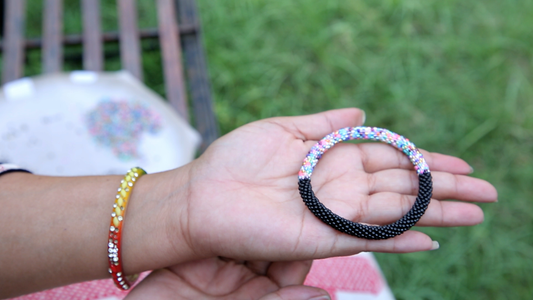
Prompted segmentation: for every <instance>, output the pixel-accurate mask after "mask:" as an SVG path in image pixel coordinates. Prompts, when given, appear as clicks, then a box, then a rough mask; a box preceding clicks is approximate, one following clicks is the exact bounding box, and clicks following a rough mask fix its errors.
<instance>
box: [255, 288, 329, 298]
mask: <svg viewBox="0 0 533 300" xmlns="http://www.w3.org/2000/svg"><path fill="white" fill-rule="evenodd" d="M330 299H331V297H330V296H329V294H328V292H326V291H324V290H322V289H319V288H316V287H311V286H304V285H293V286H288V287H284V288H282V289H279V290H277V291H276V292H274V293H270V294H268V295H265V296H264V297H261V298H260V300H330Z"/></svg>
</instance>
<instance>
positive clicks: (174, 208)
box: [109, 165, 197, 275]
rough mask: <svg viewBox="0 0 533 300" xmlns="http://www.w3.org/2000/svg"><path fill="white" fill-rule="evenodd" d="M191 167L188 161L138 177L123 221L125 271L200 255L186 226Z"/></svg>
mask: <svg viewBox="0 0 533 300" xmlns="http://www.w3.org/2000/svg"><path fill="white" fill-rule="evenodd" d="M189 168H190V166H189V165H186V166H183V167H181V168H178V169H175V170H172V171H167V172H161V173H155V174H148V175H145V176H142V177H141V178H139V179H138V182H137V183H136V186H135V188H134V190H133V192H132V194H131V198H130V202H129V205H128V208H127V215H126V218H125V221H124V222H125V223H124V229H123V241H122V261H123V268H124V273H125V274H127V275H129V274H135V273H139V272H142V271H146V270H153V269H158V268H162V267H167V266H170V265H175V264H178V263H181V262H185V261H191V260H194V259H197V255H196V252H195V251H194V249H193V248H192V247H191V246H190V243H189V242H188V241H189V240H190V237H189V236H188V233H187V228H186V224H187V217H188V216H187V203H188V186H189ZM110 203H112V199H111V201H110ZM109 211H110V213H111V204H110V209H109Z"/></svg>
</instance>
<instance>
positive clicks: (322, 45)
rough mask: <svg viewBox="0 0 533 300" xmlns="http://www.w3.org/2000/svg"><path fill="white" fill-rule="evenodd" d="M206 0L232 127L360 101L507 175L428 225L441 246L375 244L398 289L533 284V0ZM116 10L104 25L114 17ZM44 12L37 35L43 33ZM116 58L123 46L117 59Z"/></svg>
mask: <svg viewBox="0 0 533 300" xmlns="http://www.w3.org/2000/svg"><path fill="white" fill-rule="evenodd" d="M29 2H31V4H30V6H31V5H33V6H31V9H30V11H31V12H34V11H38V10H39V9H40V8H39V5H40V4H38V3H39V2H40V1H35V0H32V1H29ZM140 2H141V6H142V9H141V14H142V19H141V23H142V24H143V26H155V24H156V21H155V10H154V9H153V6H152V4H151V3H152V1H144V0H143V1H140ZM198 2H199V8H200V13H201V17H202V23H203V32H204V40H205V49H206V54H207V59H208V64H209V71H210V75H211V80H212V87H213V94H214V98H215V106H216V113H217V116H218V119H219V123H220V127H221V131H222V132H223V133H226V132H228V131H230V130H232V129H234V128H236V127H238V126H241V125H243V124H246V123H248V122H251V121H254V120H257V119H261V118H266V117H271V116H280V115H300V114H307V113H314V112H319V111H323V110H327V109H334V108H341V107H360V108H362V109H364V110H365V111H366V113H367V125H372V126H380V127H386V128H389V129H391V130H393V131H396V132H398V133H401V134H405V135H406V136H408V137H409V138H410V139H411V140H413V141H415V142H416V144H417V145H418V146H420V147H422V148H425V149H427V150H430V151H437V152H442V153H447V154H451V155H457V156H459V157H461V158H463V159H465V160H466V161H468V162H469V163H470V164H471V165H472V166H473V167H474V169H475V173H474V174H473V175H474V176H476V177H479V178H484V179H486V180H488V181H490V182H491V183H493V184H494V185H495V186H496V187H497V189H498V191H499V200H500V201H499V202H498V203H497V204H490V205H482V207H483V209H484V211H485V214H486V220H485V222H484V223H483V224H482V225H479V226H475V227H470V228H445V229H422V230H424V231H425V232H428V233H429V234H430V235H431V236H432V237H433V238H434V239H435V240H438V241H439V242H440V245H441V249H439V250H438V251H432V252H425V253H413V254H403V255H398V254H378V255H377V257H378V259H379V261H380V264H381V267H382V269H383V271H384V273H385V275H386V276H387V279H388V281H389V284H390V285H391V288H392V290H393V292H394V294H395V295H396V296H397V298H398V299H529V298H530V297H531V296H530V295H531V291H532V289H533V288H532V287H533V276H530V273H531V270H533V234H532V232H533V205H532V204H531V201H533V189H532V188H531V186H532V183H533V167H532V165H533V156H532V153H533V118H531V116H532V115H533V86H532V83H533V73H532V70H533V30H532V28H533V18H531V16H532V15H533V2H532V1H511V0H486V1H458V0H449V1H437V0H426V1H415V0H406V1H395V0H382V1H369V0H368V1H355V0H354V1H345V0H328V1H318V0H315V1H311V0H306V1H304V0H247V1H246V0H225V1H211V0H199V1H198ZM77 3H78V1H73V0H69V1H67V7H69V11H68V13H67V14H66V22H68V24H67V25H66V30H67V31H68V32H76V31H79V30H80V29H81V22H80V17H79V12H76V9H77V8H76V7H77V5H78V4H77ZM111 3H112V2H111ZM104 5H107V6H109V7H111V8H114V3H112V5H111V4H110V2H106V4H104ZM106 11H108V12H106V14H105V15H104V17H105V19H104V25H103V27H104V28H105V29H107V30H110V29H113V28H116V24H115V23H114V21H113V20H112V17H113V13H112V9H109V10H106ZM34 14H35V16H34V18H32V19H31V21H30V24H29V25H28V26H29V29H28V32H29V33H28V35H30V36H31V35H37V34H39V31H38V28H39V26H40V19H39V18H40V17H39V15H38V14H37V13H34ZM70 51H77V50H76V49H71V50H70ZM39 55H40V54H39V53H38V52H35V53H30V55H29V57H30V67H29V68H28V69H27V71H26V73H27V75H33V74H37V73H39V72H40V71H39V70H40V62H39V60H40V56H39ZM143 59H144V69H145V70H144V71H145V75H146V78H147V79H148V80H147V84H148V85H149V86H150V87H152V88H153V89H154V90H156V91H158V92H159V93H161V94H164V87H163V84H162V77H161V75H160V72H161V61H160V59H159V57H158V56H157V54H156V53H154V52H146V53H144V58H143ZM69 66H70V67H67V68H71V69H72V68H76V66H75V65H72V64H71V65H69ZM119 68H120V64H119V62H118V60H117V58H111V59H109V60H108V62H107V63H106V69H108V70H116V69H119Z"/></svg>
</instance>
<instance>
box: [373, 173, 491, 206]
mask: <svg viewBox="0 0 533 300" xmlns="http://www.w3.org/2000/svg"><path fill="white" fill-rule="evenodd" d="M431 176H432V177H433V198H435V199H440V200H443V199H456V200H462V201H475V202H494V201H496V200H497V198H498V192H497V191H496V189H495V188H494V186H492V185H491V184H490V183H488V182H487V181H485V180H482V179H478V178H473V177H469V176H464V175H454V174H450V173H445V172H432V173H431ZM368 177H369V178H368V182H369V185H370V186H369V194H371V195H373V194H376V193H381V192H393V193H399V194H403V195H413V196H414V195H417V194H418V184H419V181H418V176H417V175H416V173H415V172H413V171H407V170H399V169H392V170H385V171H380V172H377V173H371V174H368Z"/></svg>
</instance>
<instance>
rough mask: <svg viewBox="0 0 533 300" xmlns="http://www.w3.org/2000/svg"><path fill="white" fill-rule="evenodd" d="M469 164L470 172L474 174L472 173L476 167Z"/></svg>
mask: <svg viewBox="0 0 533 300" xmlns="http://www.w3.org/2000/svg"><path fill="white" fill-rule="evenodd" d="M468 166H469V167H470V173H469V174H472V173H474V168H472V166H471V165H468Z"/></svg>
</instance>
